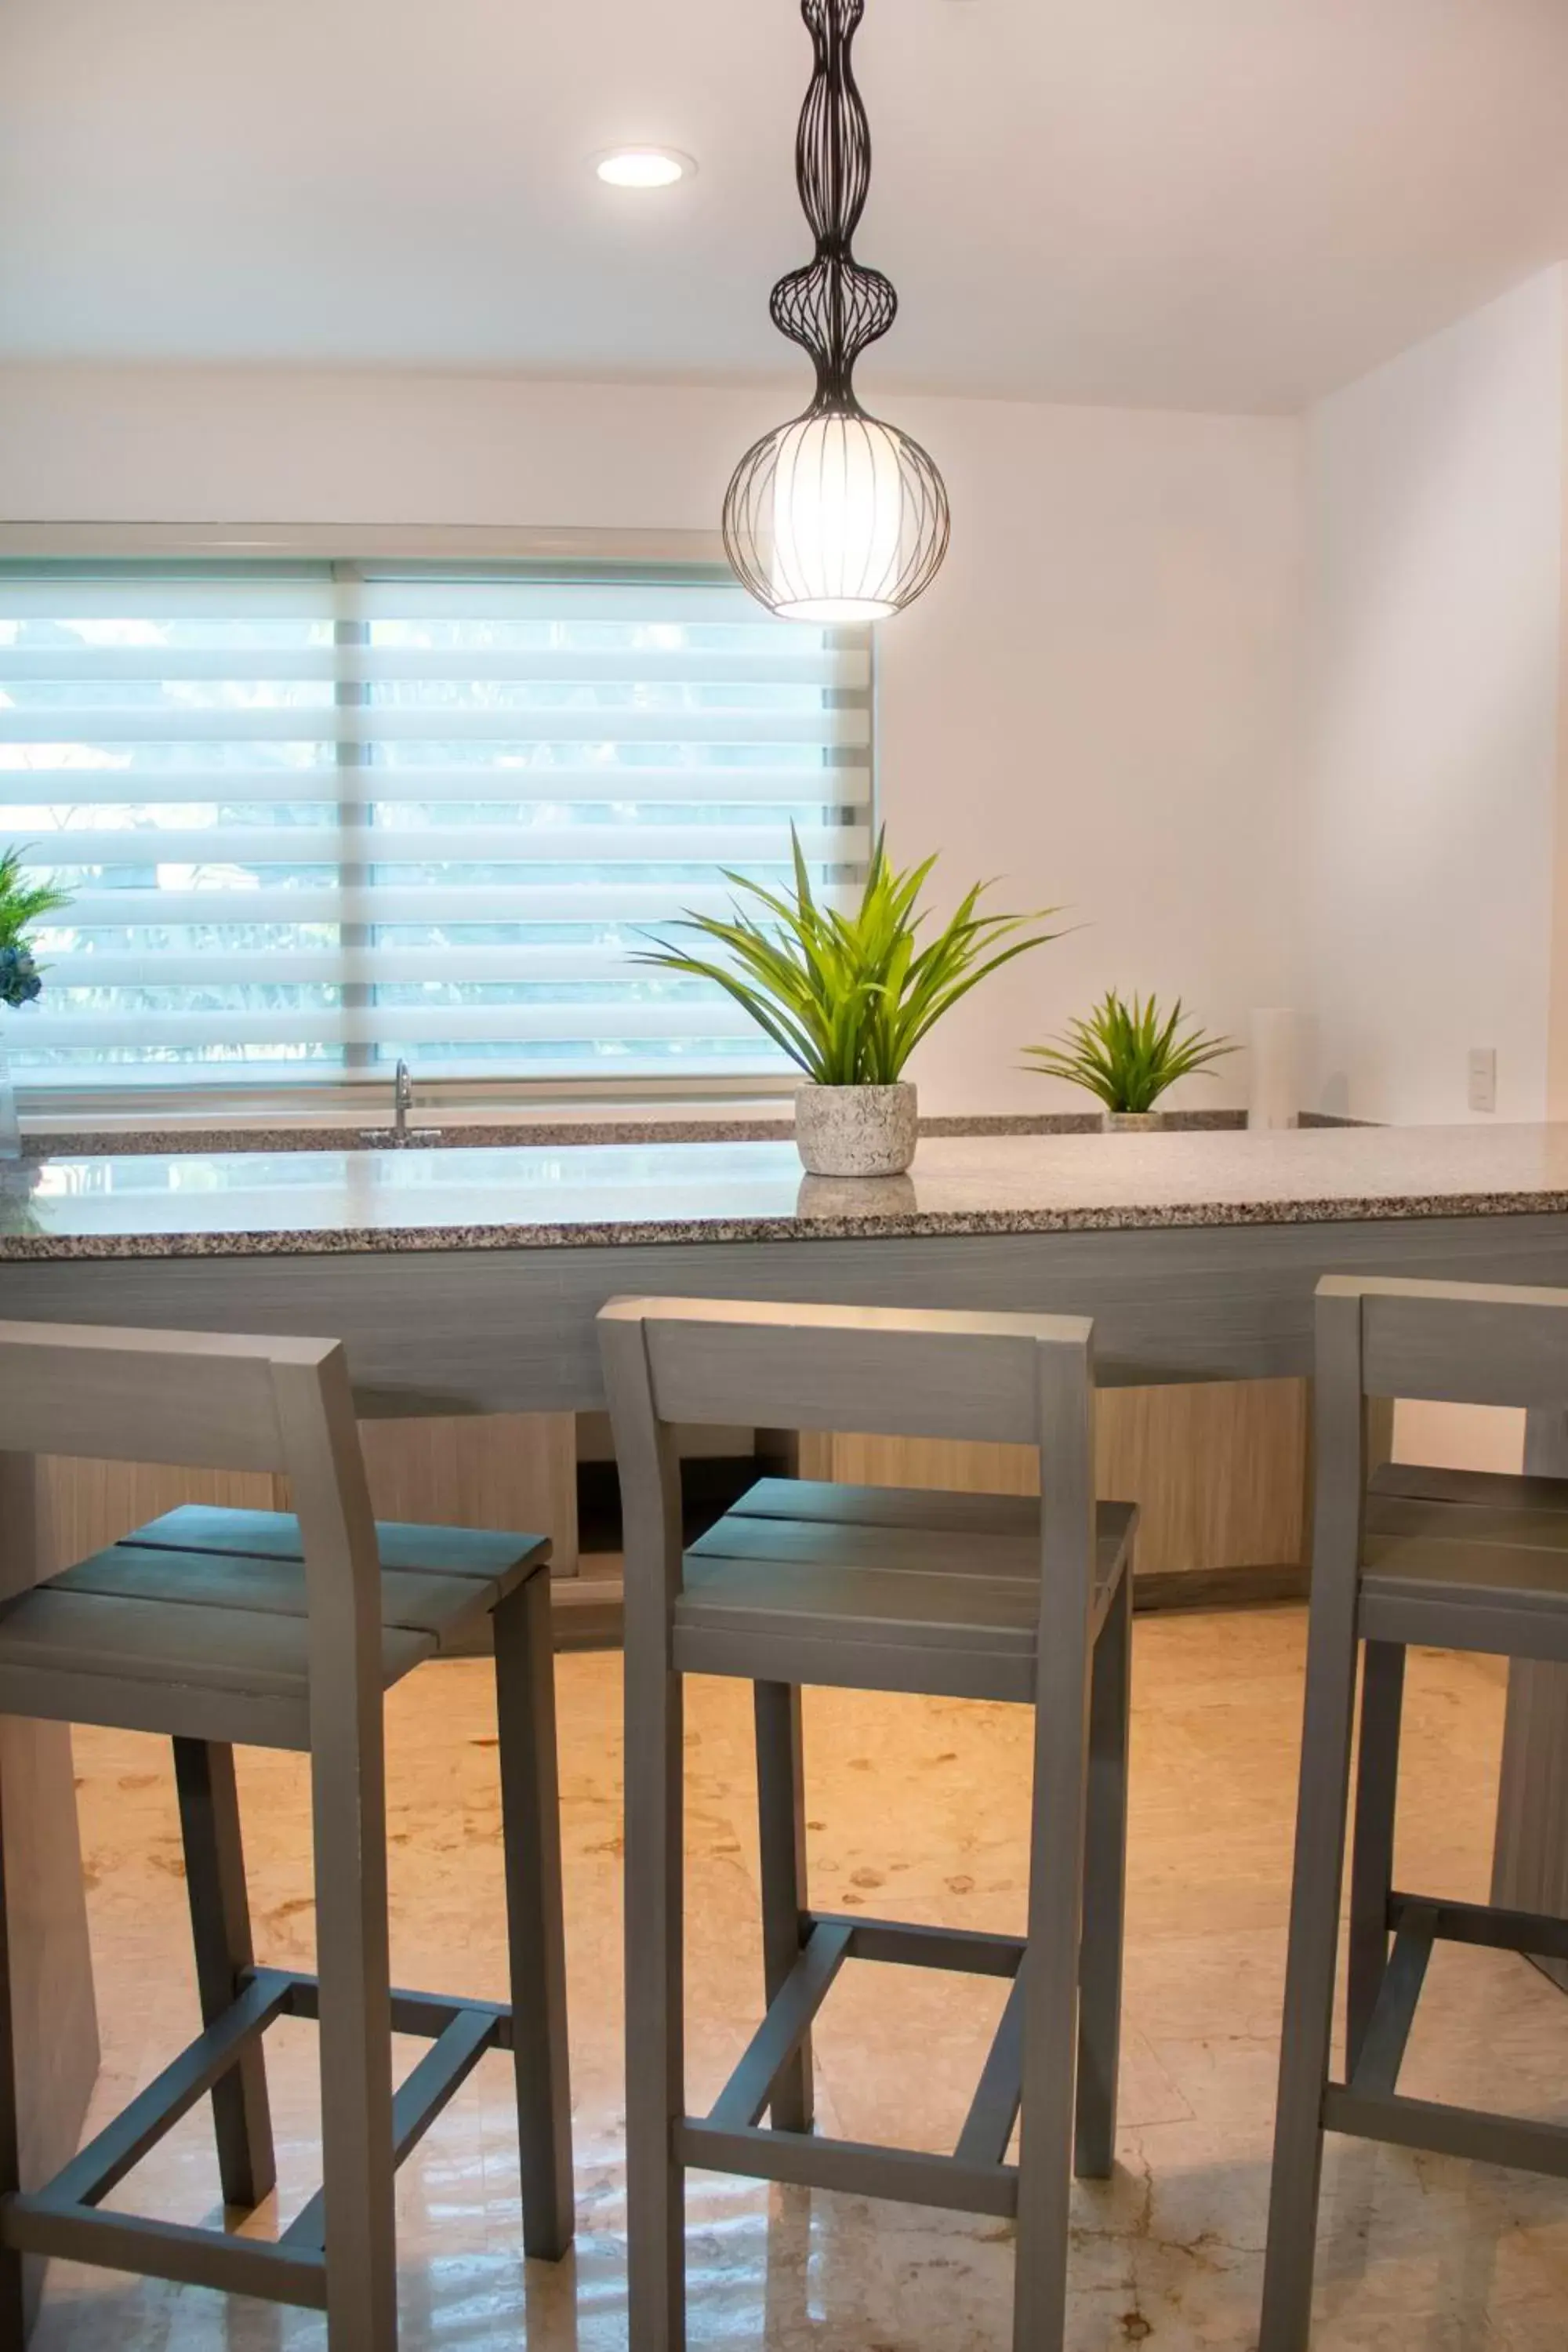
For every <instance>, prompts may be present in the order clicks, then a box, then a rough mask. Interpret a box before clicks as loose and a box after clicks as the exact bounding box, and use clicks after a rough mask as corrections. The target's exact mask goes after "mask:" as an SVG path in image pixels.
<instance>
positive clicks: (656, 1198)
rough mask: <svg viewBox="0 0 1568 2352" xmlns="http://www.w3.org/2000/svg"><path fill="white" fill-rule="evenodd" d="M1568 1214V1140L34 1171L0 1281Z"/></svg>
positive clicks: (1115, 1143)
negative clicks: (123, 1263) (844, 1169)
mask: <svg viewBox="0 0 1568 2352" xmlns="http://www.w3.org/2000/svg"><path fill="white" fill-rule="evenodd" d="M1565 1210H1568V1125H1564V1126H1556V1127H1491V1126H1485V1127H1482V1126H1475V1127H1452V1128H1316V1129H1297V1130H1292V1131H1288V1132H1273V1133H1263V1134H1248V1133H1247V1132H1245V1131H1242V1132H1237V1131H1235V1130H1227V1129H1217V1130H1216V1129H1208V1130H1196V1131H1194V1130H1187V1131H1184V1132H1176V1133H1167V1134H1156V1135H1094V1134H1090V1135H1083V1134H1069V1135H1062V1134H1034V1135H1022V1136H1021V1135H1000V1136H996V1135H968V1136H951V1137H947V1136H928V1137H925V1138H922V1139H921V1145H920V1150H919V1151H918V1153H917V1155H916V1160H915V1164H914V1168H913V1171H912V1172H911V1173H910V1175H908V1176H903V1177H894V1178H889V1179H886V1180H879V1181H829V1180H826V1179H820V1178H813V1177H803V1176H802V1174H801V1170H800V1166H799V1162H798V1161H797V1160H796V1158H795V1150H794V1148H793V1146H792V1145H790V1144H788V1143H784V1142H763V1143H718V1142H701V1143H658V1144H627V1143H616V1144H582V1143H574V1144H571V1145H562V1146H553V1145H552V1146H545V1145H540V1144H529V1145H526V1146H516V1145H514V1146H511V1147H510V1148H506V1149H491V1150H473V1149H461V1148H447V1149H443V1150H396V1151H392V1150H386V1151H375V1150H370V1151H321V1150H317V1151H289V1152H279V1153H268V1152H264V1151H254V1150H252V1151H230V1152H199V1153H198V1152H183V1153H165V1154H162V1155H153V1154H149V1153H141V1154H135V1155H129V1156H116V1155H112V1154H109V1155H105V1154H98V1155H94V1156H80V1157H65V1156H62V1157H58V1158H52V1159H48V1160H32V1161H25V1162H22V1163H20V1164H19V1165H18V1164H16V1163H13V1166H12V1169H11V1171H10V1172H9V1174H8V1175H7V1176H6V1177H5V1180H4V1181H0V1259H7V1258H8V1259H26V1258H57V1257H58V1258H86V1259H94V1258H122V1257H193V1256H231V1255H242V1254H243V1255H289V1254H296V1253H301V1252H313V1253H331V1252H362V1251H382V1250H443V1249H446V1250H449V1249H547V1248H563V1247H566V1248H570V1247H584V1246H587V1245H589V1244H616V1243H624V1244H630V1243H645V1244H646V1243H656V1244H657V1243H690V1242H702V1241H716V1242H717V1241H731V1242H732V1241H784V1242H788V1241H802V1240H814V1239H838V1238H843V1239H851V1238H858V1237H862V1236H867V1235H875V1234H886V1235H912V1236H916V1237H919V1236H927V1235H929V1236H938V1235H943V1234H1031V1233H1071V1232H1114V1231H1119V1230H1127V1229H1131V1228H1140V1227H1153V1226H1194V1225H1238V1224H1246V1225H1255V1224H1298V1223H1326V1222H1335V1221H1339V1220H1342V1219H1356V1220H1361V1219H1368V1218H1384V1217H1424V1216H1499V1215H1504V1216H1508V1215H1525V1214H1529V1213H1542V1212H1550V1213H1563V1211H1565Z"/></svg>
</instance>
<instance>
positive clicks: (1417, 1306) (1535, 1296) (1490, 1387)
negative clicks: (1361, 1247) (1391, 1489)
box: [1312, 1274, 1568, 1609]
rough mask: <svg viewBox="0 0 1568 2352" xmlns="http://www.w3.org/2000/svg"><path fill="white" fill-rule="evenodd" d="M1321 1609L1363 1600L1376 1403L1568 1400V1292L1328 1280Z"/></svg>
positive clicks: (1322, 1378) (1318, 1538)
mask: <svg viewBox="0 0 1568 2352" xmlns="http://www.w3.org/2000/svg"><path fill="white" fill-rule="evenodd" d="M1315 1370H1316V1381H1315V1390H1316V1393H1315V1398H1314V1407H1313V1417H1314V1450H1315V1455H1316V1462H1317V1470H1316V1480H1315V1505H1314V1511H1313V1537H1312V1601H1313V1607H1314V1609H1317V1608H1319V1607H1320V1606H1324V1607H1328V1606H1332V1605H1334V1596H1338V1599H1339V1601H1340V1603H1341V1605H1344V1606H1347V1607H1348V1606H1350V1605H1352V1596H1353V1592H1354V1588H1355V1584H1356V1580H1357V1578H1358V1576H1359V1573H1360V1561H1361V1556H1362V1528H1363V1517H1364V1511H1365V1499H1366V1484H1367V1469H1368V1460H1369V1444H1368V1404H1369V1400H1374V1399H1375V1400H1382V1399H1386V1398H1397V1397H1412V1398H1418V1399H1421V1400H1423V1401H1432V1402H1440V1403H1449V1404H1502V1405H1553V1406H1559V1407H1562V1406H1568V1290H1532V1289H1527V1288H1524V1287H1523V1286H1512V1285H1509V1284H1502V1283H1475V1282H1402V1281H1394V1280H1388V1281H1384V1280H1378V1279H1374V1278H1372V1277H1368V1276H1353V1275H1337V1274H1336V1275H1326V1276H1324V1278H1323V1279H1322V1281H1321V1282H1320V1283H1319V1285H1318V1291H1317V1300H1316V1354H1315Z"/></svg>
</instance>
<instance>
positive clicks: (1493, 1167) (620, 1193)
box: [0, 1126, 1568, 2104]
mask: <svg viewBox="0 0 1568 2352" xmlns="http://www.w3.org/2000/svg"><path fill="white" fill-rule="evenodd" d="M1325 1273H1368V1274H1374V1273H1382V1274H1395V1275H1397V1274H1405V1275H1413V1276H1436V1277H1447V1278H1450V1279H1460V1280H1467V1279H1468V1280H1476V1281H1485V1282H1524V1283H1537V1284H1547V1285H1552V1286H1568V1127H1530V1128H1525V1127H1516V1128H1493V1127H1479V1126H1477V1127H1464V1128H1454V1129H1308V1130H1301V1131H1297V1132H1291V1133H1278V1132H1276V1133H1267V1134H1258V1135H1250V1134H1246V1133H1238V1132H1236V1131H1234V1130H1210V1131H1199V1132H1182V1133H1168V1134H1164V1135H1150V1136H1135V1137H1134V1136H1100V1135H1084V1134H1073V1135H1044V1136H1038V1135H1031V1136H1009V1137H966V1138H948V1137H942V1138H928V1139H926V1140H924V1141H923V1142H922V1143H921V1148H920V1151H919V1154H918V1156H917V1159H916V1162H915V1167H914V1170H913V1171H912V1173H911V1174H910V1176H909V1177H907V1178H900V1179H896V1180H892V1181H886V1182H882V1181H875V1182H865V1183H859V1184H855V1183H825V1182H818V1181H815V1180H811V1179H804V1180H803V1179H802V1177H801V1174H800V1171H799V1168H798V1164H797V1163H796V1161H795V1156H794V1153H793V1150H791V1148H790V1147H789V1146H788V1145H787V1144H784V1143H774V1142H759V1143H749V1144H747V1143H681V1144H663V1145H659V1144H652V1145H646V1144H638V1145H589V1146H569V1147H568V1146H523V1147H515V1148H510V1149H485V1150H462V1149H452V1148H447V1149H445V1150H401V1151H391V1150H388V1151H379V1152H378V1151H357V1152H344V1151H321V1152H300V1151H290V1152H288V1153H267V1152H243V1151H242V1152H233V1153H226V1154H216V1155H195V1154H184V1155H182V1154H177V1153H176V1154H166V1155H160V1154H155V1153H148V1152H145V1151H142V1152H139V1153H137V1154H136V1155H135V1156H125V1157H114V1156H100V1157H85V1156H84V1157H81V1158H77V1159H56V1160H41V1161H37V1162H32V1163H25V1164H24V1166H23V1168H22V1169H21V1170H20V1171H17V1172H16V1175H15V1177H13V1178H12V1179H11V1180H10V1181H8V1182H7V1183H6V1184H5V1186H4V1187H3V1188H0V1314H4V1315H5V1316H6V1317H9V1318H37V1319H40V1320H66V1321H73V1322H105V1323H131V1324H142V1325H159V1324H162V1325H165V1326H169V1327H174V1328H180V1327H184V1328H194V1329H218V1330H229V1331H261V1332H282V1333H296V1334H301V1335H326V1336H331V1337H334V1338H342V1339H344V1340H345V1341H346V1343H347V1346H348V1350H349V1357H350V1363H351V1367H352V1370H353V1379H354V1383H355V1389H356V1394H357V1398H358V1402H359V1408H360V1410H361V1412H363V1413H364V1414H365V1415H367V1416H370V1417H380V1416H406V1415H414V1416H433V1415H443V1414H460V1413H469V1412H561V1411H572V1410H581V1409H584V1408H587V1407H594V1406H598V1405H600V1404H601V1403H602V1402H603V1391H602V1388H601V1383H600V1376H599V1368H598V1359H597V1349H596V1346H595V1329H594V1318H595V1314H596V1312H597V1310H598V1308H599V1307H601V1306H602V1305H603V1303H604V1302H605V1299H607V1298H610V1297H615V1296H616V1295H617V1294H635V1293H669V1294H677V1295H685V1296H704V1295H705V1296H709V1297H723V1296H731V1297H753V1298H774V1299H790V1298H795V1299H801V1300H805V1301H834V1300H843V1301H848V1302H854V1303H865V1304H889V1305H900V1306H921V1307H1012V1308H1026V1309H1042V1310H1054V1311H1058V1312H1071V1313H1080V1314H1088V1315H1091V1316H1092V1317H1093V1318H1094V1320H1095V1324H1096V1331H1097V1348H1098V1376H1099V1378H1100V1381H1102V1382H1103V1383H1105V1384H1107V1385H1122V1386H1148V1385H1152V1384H1157V1383H1161V1382H1165V1381H1227V1380H1234V1381H1245V1380H1259V1379H1268V1378H1273V1377H1288V1376H1300V1375H1301V1374H1304V1373H1306V1372H1307V1371H1308V1370H1310V1354H1311V1299H1312V1292H1313V1289H1314V1286H1315V1285H1316V1283H1317V1281H1318V1279H1319V1277H1320V1276H1321V1275H1323V1274H1325ZM3 1443H4V1433H3V1432H0V1444H3ZM19 1539H20V1538H19V1531H18V1528H17V1527H16V1525H15V1524H13V1528H12V1542H13V1548H14V1549H15V1546H16V1543H17V1541H18V1540H19ZM1563 1752H1564V1750H1563V1743H1562V1742H1561V1741H1560V1740H1558V1738H1557V1736H1556V1730H1555V1728H1554V1720H1553V1718H1552V1710H1551V1708H1549V1707H1546V1706H1543V1704H1542V1693H1541V1691H1540V1689H1539V1688H1538V1687H1535V1688H1532V1704H1531V1718H1530V1722H1529V1723H1528V1724H1526V1723H1524V1722H1523V1720H1522V1718H1521V1720H1520V1721H1519V1722H1516V1724H1515V1725H1514V1727H1512V1729H1511V1730H1510V1813H1509V1821H1510V1830H1509V1840H1510V1843H1508V1844H1507V1845H1506V1848H1505V1850H1504V1851H1503V1852H1502V1853H1500V1878H1501V1881H1502V1884H1503V1889H1504V1891H1503V1895H1502V1899H1505V1900H1506V1899H1511V1898H1510V1896H1509V1895H1508V1894H1507V1892H1506V1888H1507V1885H1509V1884H1510V1883H1511V1881H1512V1879H1515V1878H1530V1877H1531V1874H1533V1876H1534V1877H1535V1878H1536V1879H1539V1877H1540V1875H1541V1857H1540V1854H1539V1852H1537V1851H1536V1850H1535V1848H1536V1847H1537V1846H1538V1844H1539V1838H1538V1836H1537V1831H1538V1826H1539V1825H1540V1824H1541V1823H1548V1824H1550V1823H1554V1822H1559V1821H1560V1820H1561V1819H1562V1818H1563V1811H1562V1808H1561V1807H1560V1805H1559V1804H1558V1802H1557V1801H1556V1800H1555V1798H1554V1797H1552V1778H1551V1776H1553V1775H1556V1776H1561V1774H1562V1772H1563V1769H1564V1767H1563V1761H1562V1759H1563ZM45 1769H46V1770H47V1769H49V1768H47V1767H45ZM56 1778H57V1779H58V1768H56ZM67 1798H68V1790H55V1792H54V1796H53V1797H52V1798H51V1799H50V1801H51V1802H56V1801H58V1802H61V1803H63V1802H64V1801H65V1800H66V1799H67ZM1549 1798H1551V1799H1552V1801H1548V1799H1549ZM1536 1800H1538V1801H1536ZM1548 1833H1549V1834H1552V1835H1555V1834H1556V1832H1554V1831H1551V1832H1548ZM1554 1866H1555V1865H1554ZM60 1932H61V1931H60V1928H59V1925H58V1919H57V1922H56V1928H55V1933H56V1938H57V1947H58V1937H59V1934H60ZM80 1949H81V1951H82V1953H83V1954H85V1941H84V1940H83V1941H82V1942H81V1945H80ZM73 2030H75V2031H77V2032H79V2023H78V2024H77V2025H76V2026H75V2027H74V2028H73ZM64 2102H65V2095H64V2094H60V2095H59V2096H58V2104H63V2103H64Z"/></svg>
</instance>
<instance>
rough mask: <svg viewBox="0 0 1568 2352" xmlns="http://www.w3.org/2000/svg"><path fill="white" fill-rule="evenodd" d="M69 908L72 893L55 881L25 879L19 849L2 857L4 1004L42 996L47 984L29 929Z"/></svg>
mask: <svg viewBox="0 0 1568 2352" xmlns="http://www.w3.org/2000/svg"><path fill="white" fill-rule="evenodd" d="M69 905H70V892H69V891H68V890H61V889H58V888H57V887H55V885H54V884H53V883H52V882H27V881H25V880H24V879H23V875H22V852H21V851H20V850H19V849H17V848H14V847H13V848H11V849H7V850H5V852H4V853H3V854H0V1004H9V1005H13V1006H14V1005H18V1004H30V1003H32V1002H33V999H34V998H35V997H36V996H37V994H38V993H39V992H40V991H41V989H42V988H43V985H44V983H43V979H42V976H41V974H40V973H39V971H38V967H37V962H36V961H35V960H34V956H33V948H32V942H31V940H29V939H28V938H27V931H28V929H29V927H30V926H31V925H32V924H34V923H37V922H38V921H40V920H41V919H42V918H43V917H44V916H45V915H52V914H54V913H55V912H56V910H57V909H58V908H61V907H68V906H69Z"/></svg>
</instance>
